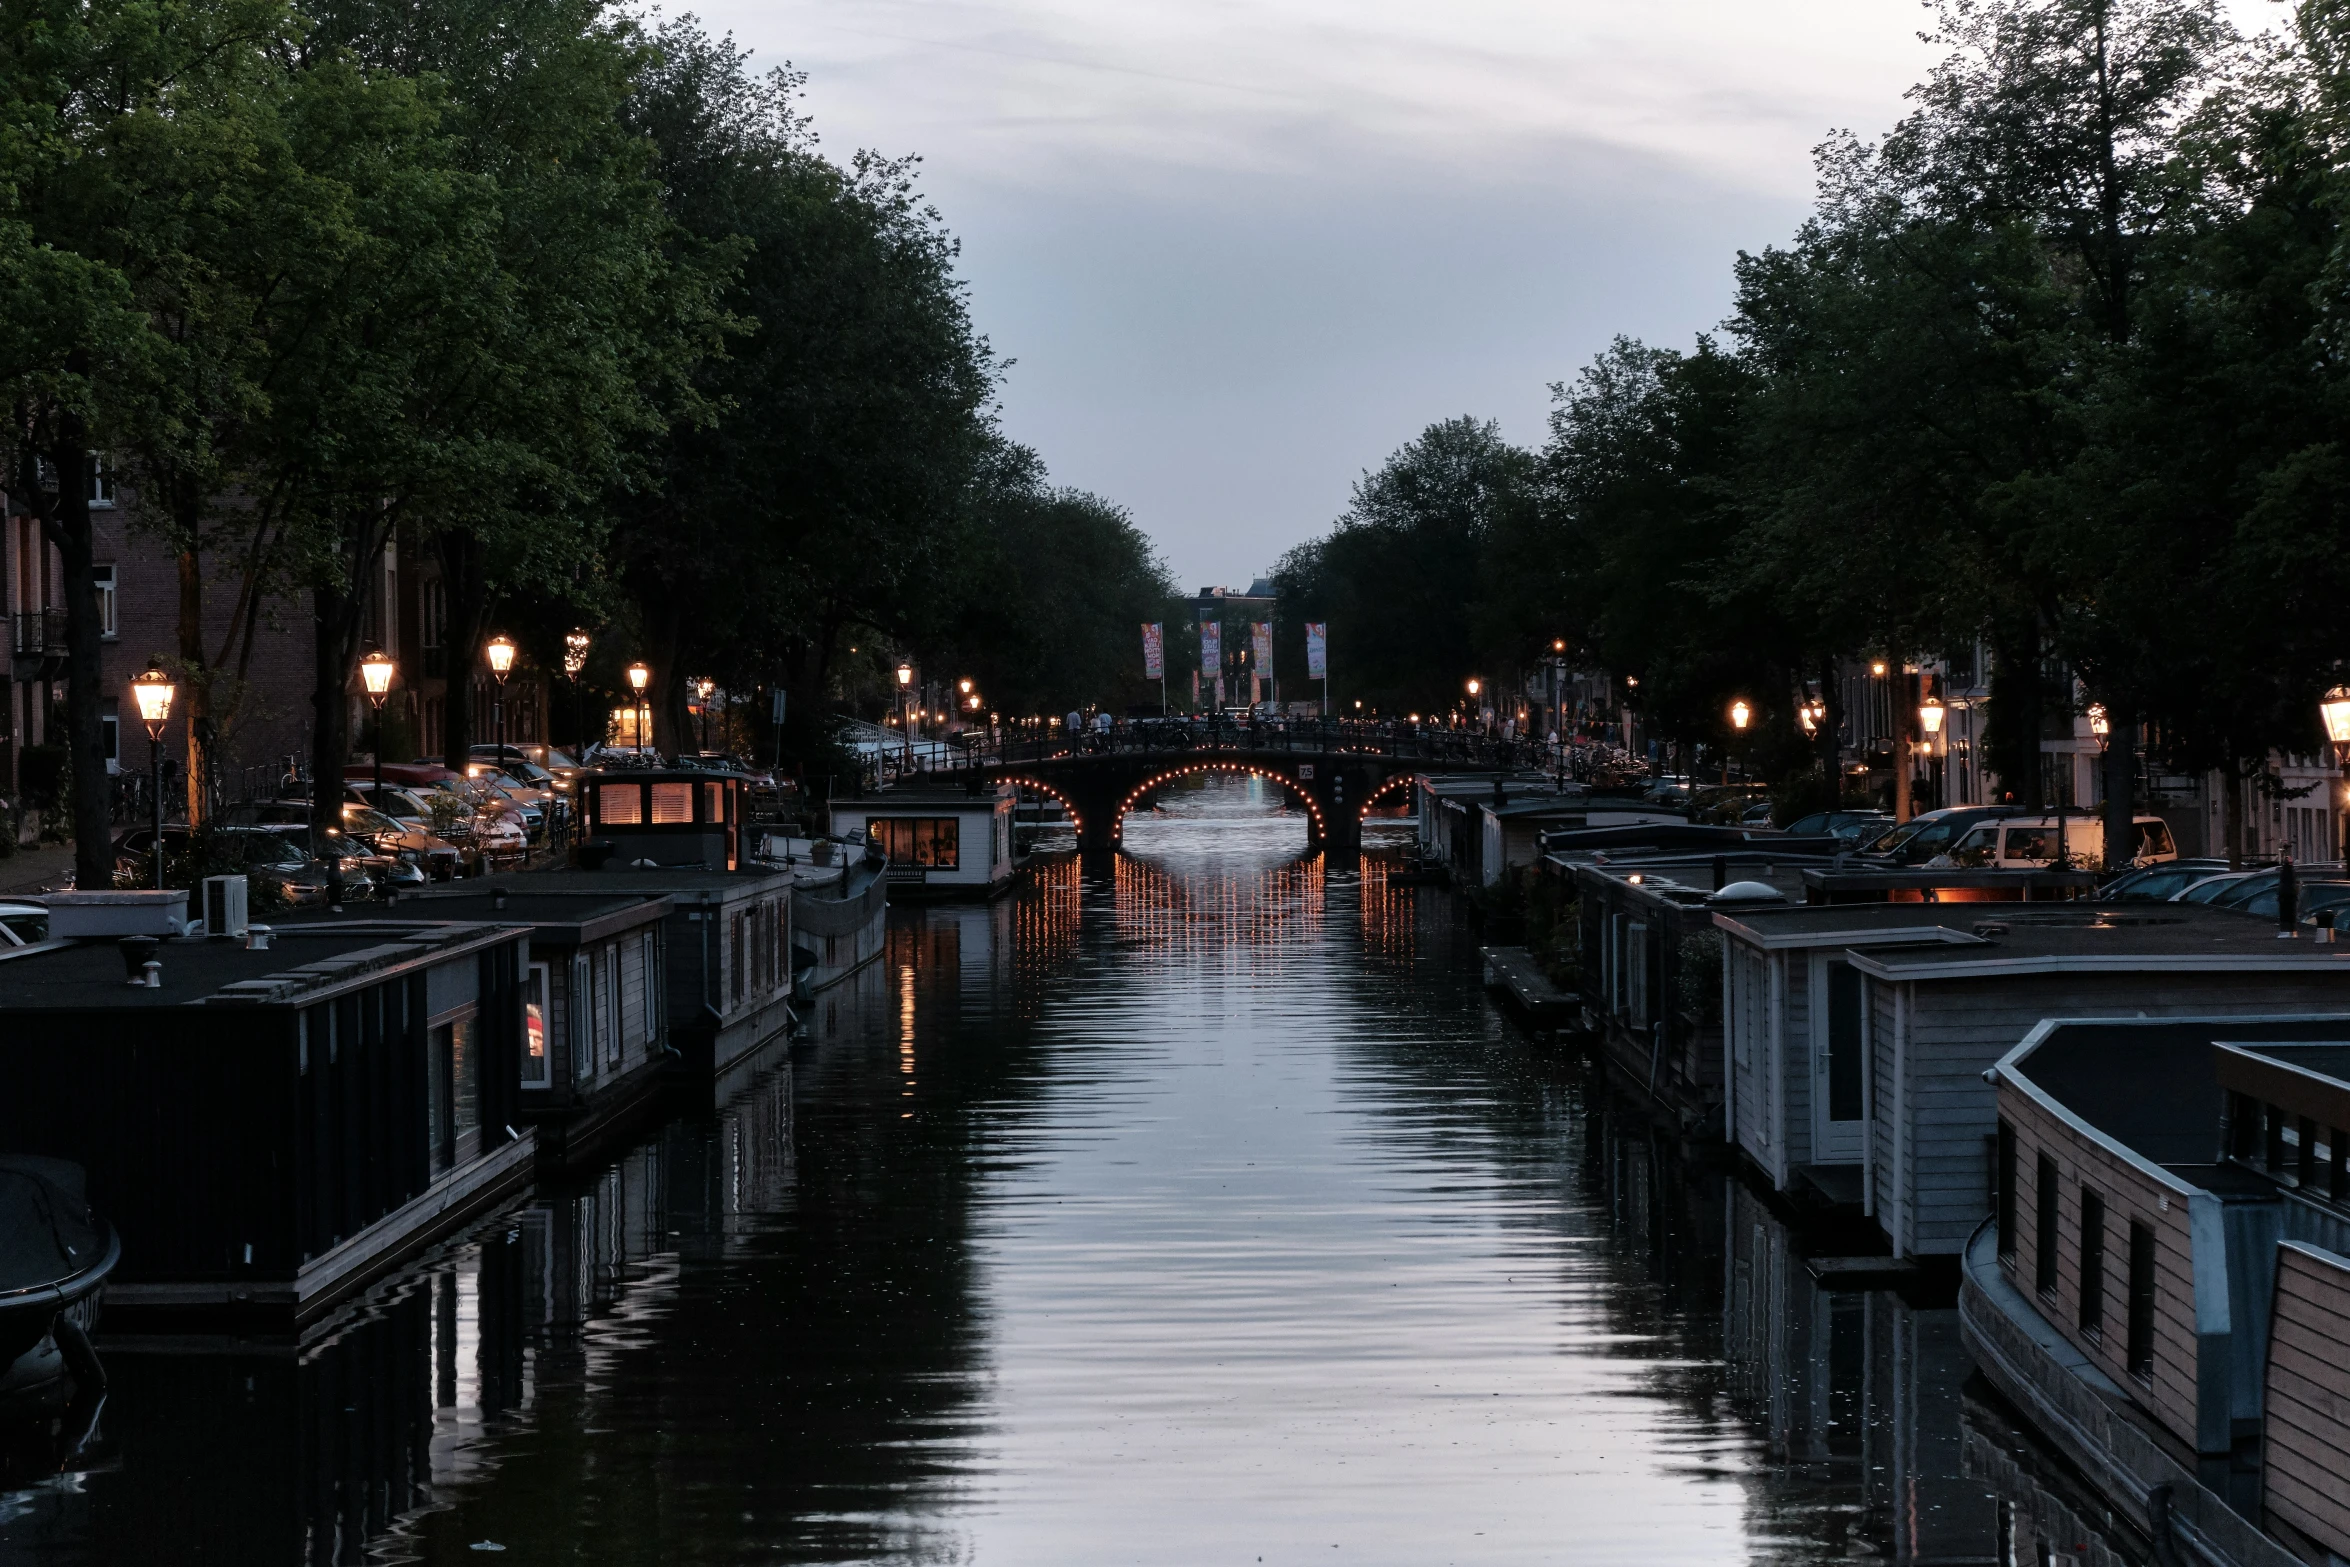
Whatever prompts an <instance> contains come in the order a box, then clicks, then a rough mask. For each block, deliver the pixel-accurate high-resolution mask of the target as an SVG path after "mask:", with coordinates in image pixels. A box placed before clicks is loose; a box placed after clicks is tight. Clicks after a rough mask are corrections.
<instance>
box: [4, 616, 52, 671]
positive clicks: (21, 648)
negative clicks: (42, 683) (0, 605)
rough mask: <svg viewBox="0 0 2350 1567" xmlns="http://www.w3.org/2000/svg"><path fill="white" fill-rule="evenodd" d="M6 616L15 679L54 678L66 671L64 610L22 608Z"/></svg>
mask: <svg viewBox="0 0 2350 1567" xmlns="http://www.w3.org/2000/svg"><path fill="white" fill-rule="evenodd" d="M9 619H10V620H11V621H12V622H13V626H12V629H11V634H10V642H9V646H10V647H11V649H12V650H13V651H14V652H15V654H16V671H15V673H16V678H17V679H19V680H54V679H56V678H57V677H58V676H59V675H61V674H63V673H64V672H65V611H64V610H62V609H30V610H23V611H20V612H19V613H17V614H15V615H12V616H10V617H9Z"/></svg>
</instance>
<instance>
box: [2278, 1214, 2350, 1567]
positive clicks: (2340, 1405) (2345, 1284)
mask: <svg viewBox="0 0 2350 1567" xmlns="http://www.w3.org/2000/svg"><path fill="white" fill-rule="evenodd" d="M2275 1310H2276V1315H2275V1317H2274V1319H2273V1327H2272V1330H2271V1332H2270V1335H2269V1350H2268V1398H2267V1416H2266V1420H2265V1428H2266V1429H2265V1438H2266V1439H2265V1440H2264V1441H2263V1443H2262V1444H2261V1445H2262V1453H2263V1459H2262V1463H2263V1469H2264V1474H2263V1484H2264V1487H2265V1490H2266V1493H2267V1502H2268V1511H2269V1513H2270V1515H2271V1516H2272V1517H2275V1518H2277V1519H2279V1520H2281V1521H2283V1522H2284V1523H2287V1524H2290V1525H2291V1526H2292V1527H2293V1528H2295V1529H2298V1530H2300V1531H2301V1532H2302V1533H2303V1534H2306V1535H2308V1536H2309V1537H2310V1538H2311V1539H2312V1540H2315V1541H2316V1542H2317V1543H2318V1544H2320V1545H2322V1546H2324V1547H2325V1548H2326V1549H2327V1550H2329V1551H2332V1552H2333V1553H2335V1554H2336V1555H2337V1556H2350V1369H2345V1367H2344V1365H2343V1353H2342V1351H2343V1346H2344V1345H2345V1344H2350V1260H2345V1259H2344V1258H2342V1257H2339V1256H2336V1255H2334V1254H2332V1253H2330V1252H2329V1253H2321V1252H2317V1251H2314V1250H2311V1249H2309V1248H2307V1247H2302V1246H2290V1245H2288V1246H2280V1247H2278V1248H2277V1292H2276V1308H2275Z"/></svg>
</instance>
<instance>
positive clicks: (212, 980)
mask: <svg viewBox="0 0 2350 1567" xmlns="http://www.w3.org/2000/svg"><path fill="white" fill-rule="evenodd" d="M271 928H272V929H273V930H274V931H275V932H276V933H277V934H276V938H275V939H274V940H273V941H272V942H271V944H270V945H269V946H268V947H266V948H263V949H260V950H255V949H253V948H250V947H247V946H246V945H244V944H243V943H242V942H238V941H228V940H219V941H216V940H211V939H209V938H206V937H202V936H191V937H181V938H176V939H173V940H168V941H162V942H158V943H157V945H156V951H155V960H156V962H158V963H159V964H161V965H162V973H161V978H162V981H163V983H162V984H161V986H160V987H158V988H156V989H152V990H151V989H149V988H147V987H146V986H144V985H132V984H129V983H128V982H127V981H126V979H125V974H124V967H123V956H122V952H121V950H120V949H119V948H118V946H117V945H116V943H114V942H111V941H52V942H43V943H41V944H39V945H37V946H30V947H16V948H11V949H5V950H0V1013H5V1012H81V1011H90V1010H99V1009H103V1010H114V1009H141V1008H154V1007H186V1006H201V1005H206V1004H209V1005H213V1006H221V1005H243V1006H283V1005H297V1004H298V1005H308V1004H309V1003H311V1002H313V1001H316V1000H318V999H320V998H321V997H322V996H325V995H328V994H330V993H332V992H334V991H338V990H342V989H344V988H346V987H349V986H351V985H355V984H359V983H362V982H365V983H375V982H377V981H380V980H382V979H384V978H386V977H387V976H390V975H393V974H397V973H400V972H403V971H406V970H409V969H413V968H420V967H429V966H431V965H433V964H436V963H443V962H446V961H448V960H449V959H450V958H453V957H460V956H463V955H464V954H466V953H468V952H473V951H478V950H480V949H482V948H486V947H494V946H496V945H497V944H499V943H500V942H503V941H511V940H513V939H514V938H516V937H517V936H524V935H527V934H528V933H529V932H528V928H527V927H526V926H523V925H519V924H494V925H483V924H464V925H455V924H452V925H419V926H413V927H410V928H408V929H405V930H401V931H399V932H398V933H397V934H390V933H387V932H386V931H385V930H383V929H381V928H376V929H369V928H367V927H365V926H361V927H358V928H343V927H339V926H333V925H292V926H273V927H271Z"/></svg>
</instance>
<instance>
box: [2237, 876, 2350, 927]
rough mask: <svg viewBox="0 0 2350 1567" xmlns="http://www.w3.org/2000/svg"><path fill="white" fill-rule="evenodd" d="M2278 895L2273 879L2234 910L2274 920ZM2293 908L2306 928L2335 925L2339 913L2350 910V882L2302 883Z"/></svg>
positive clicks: (2295, 895) (2296, 889)
mask: <svg viewBox="0 0 2350 1567" xmlns="http://www.w3.org/2000/svg"><path fill="white" fill-rule="evenodd" d="M2278 892H2279V888H2278V886H2277V883H2276V882H2275V881H2273V880H2272V881H2270V882H2269V883H2268V885H2267V886H2265V887H2262V888H2261V889H2260V890H2259V891H2257V892H2254V893H2253V894H2251V895H2250V896H2249V897H2247V898H2245V899H2244V901H2243V902H2241V903H2238V904H2236V905H2234V907H2235V908H2236V909H2238V910H2239V911H2241V912H2242V913H2245V914H2252V915H2257V916H2258V917H2260V918H2261V919H2264V920H2273V919H2275V918H2276V917H2277V903H2278ZM2293 907H2294V912H2295V913H2296V914H2297V915H2298V916H2299V917H2300V921H2301V923H2302V924H2304V925H2315V924H2317V923H2319V922H2320V921H2321V920H2322V921H2323V922H2324V923H2327V924H2332V923H2333V917H2334V911H2335V910H2337V909H2343V908H2350V881H2331V880H2328V881H2305V882H2302V883H2300V884H2299V885H2298V886H2297V887H2296V888H2295V889H2294V897H2293Z"/></svg>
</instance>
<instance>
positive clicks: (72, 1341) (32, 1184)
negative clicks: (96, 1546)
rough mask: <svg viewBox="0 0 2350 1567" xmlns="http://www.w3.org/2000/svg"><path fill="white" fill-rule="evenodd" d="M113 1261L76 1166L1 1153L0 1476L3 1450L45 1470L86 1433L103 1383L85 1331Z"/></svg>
mask: <svg viewBox="0 0 2350 1567" xmlns="http://www.w3.org/2000/svg"><path fill="white" fill-rule="evenodd" d="M121 1260H122V1242H121V1241H120V1240H119V1239H118V1238H117V1237H116V1236H115V1233H114V1227H113V1226H112V1225H110V1224H108V1223H107V1222H106V1220H105V1219H104V1218H103V1217H102V1216H100V1215H99V1213H98V1212H97V1211H96V1210H95V1209H93V1208H92V1207H91V1206H90V1201H89V1197H88V1195H87V1193H86V1189H85V1183H84V1180H83V1175H82V1171H81V1168H80V1167H79V1166H78V1165H73V1164H68V1163H66V1162H65V1161H64V1160H62V1159H35V1158H26V1157H24V1156H21V1155H7V1156H0V1485H6V1484H8V1483H9V1479H10V1477H9V1470H10V1468H11V1463H10V1460H11V1458H12V1457H20V1458H21V1457H23V1456H25V1455H26V1453H27V1450H28V1449H29V1450H30V1454H31V1456H32V1459H33V1462H34V1465H35V1466H36V1467H37V1468H38V1469H39V1470H40V1471H41V1472H44V1473H53V1472H55V1470H56V1469H57V1468H58V1467H59V1466H60V1465H62V1464H63V1463H65V1462H67V1461H70V1460H71V1458H72V1457H73V1456H74V1455H75V1454H76V1453H78V1452H79V1451H80V1449H81V1447H82V1444H83V1443H84V1442H85V1441H87V1440H88V1438H89V1434H90V1431H91V1428H92V1427H93V1426H94V1425H95V1423H96V1421H97V1417H98V1405H99V1402H100V1401H101V1400H102V1399H103V1398H104V1396H105V1392H106V1372H105V1368H104V1367H103V1366H101V1365H100V1364H99V1361H98V1354H97V1351H96V1350H95V1349H93V1348H92V1347H91V1345H90V1330H91V1329H92V1328H94V1327H96V1326H97V1320H98V1303H99V1294H100V1292H101V1291H102V1290H103V1289H104V1287H105V1284H106V1277H107V1275H108V1274H110V1273H112V1272H113V1271H114V1266H115V1264H116V1263H117V1262H119V1261H121Z"/></svg>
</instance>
